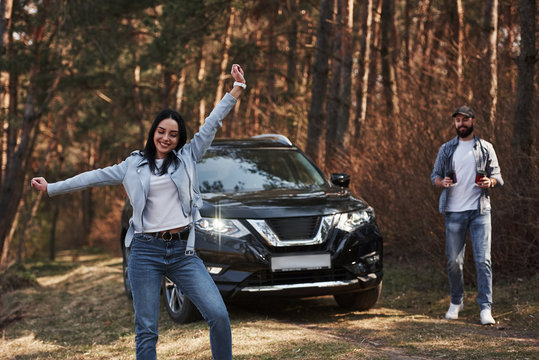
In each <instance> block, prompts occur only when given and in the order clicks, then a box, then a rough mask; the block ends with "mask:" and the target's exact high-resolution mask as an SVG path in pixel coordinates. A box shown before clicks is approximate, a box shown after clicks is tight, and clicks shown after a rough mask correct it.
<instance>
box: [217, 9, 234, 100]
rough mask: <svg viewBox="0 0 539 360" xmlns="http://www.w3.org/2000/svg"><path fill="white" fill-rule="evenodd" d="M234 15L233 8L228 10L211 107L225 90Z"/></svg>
mask: <svg viewBox="0 0 539 360" xmlns="http://www.w3.org/2000/svg"><path fill="white" fill-rule="evenodd" d="M234 15H235V10H234V7H231V8H230V15H229V17H228V22H227V25H226V29H225V34H224V39H223V52H222V54H223V55H222V57H221V65H220V73H219V82H218V84H217V91H216V92H215V101H214V103H213V107H216V106H217V104H218V103H219V101H221V98H222V97H223V93H224V89H225V80H226V75H227V69H228V57H229V55H228V52H229V51H230V46H231V44H232V42H231V40H230V39H231V37H232V29H233V27H234Z"/></svg>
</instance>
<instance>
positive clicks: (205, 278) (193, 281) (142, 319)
mask: <svg viewBox="0 0 539 360" xmlns="http://www.w3.org/2000/svg"><path fill="white" fill-rule="evenodd" d="M185 246H186V241H185V240H173V241H168V242H165V241H163V240H162V239H159V238H156V237H152V236H150V235H145V234H135V237H134V239H133V243H132V244H131V254H130V256H129V263H128V274H129V280H130V283H131V290H132V292H133V307H134V308H135V333H136V336H135V342H136V352H137V360H149V359H151V360H154V359H156V344H157V338H158V326H157V325H158V317H159V298H160V288H161V281H162V278H163V275H166V276H167V277H168V278H169V279H170V280H172V281H173V282H174V283H175V284H176V285H177V286H179V287H180V289H181V291H182V292H183V293H184V294H186V295H187V297H188V298H189V300H191V301H192V302H193V304H195V306H196V307H197V308H198V310H199V311H200V313H201V314H202V316H203V317H204V319H205V320H206V321H207V322H208V324H209V326H210V342H211V351H212V355H213V358H214V359H226V360H229V359H232V335H231V331H230V321H229V319H228V312H227V310H226V307H225V304H224V302H223V299H222V297H221V294H220V293H219V290H218V289H217V286H216V285H215V283H214V282H213V279H212V278H211V276H210V275H209V274H208V271H207V270H206V267H205V266H204V263H203V262H202V260H200V258H199V257H197V256H196V255H194V256H186V255H185Z"/></svg>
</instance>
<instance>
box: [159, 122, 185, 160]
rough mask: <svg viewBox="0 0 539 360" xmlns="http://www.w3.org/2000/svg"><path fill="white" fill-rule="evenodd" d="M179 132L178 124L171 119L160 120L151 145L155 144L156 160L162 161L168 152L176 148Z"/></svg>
mask: <svg viewBox="0 0 539 360" xmlns="http://www.w3.org/2000/svg"><path fill="white" fill-rule="evenodd" d="M179 137H180V132H179V130H178V123H177V122H176V121H175V120H173V119H165V120H162V121H161V122H160V123H159V125H157V129H156V130H155V133H154V135H153V143H154V144H155V150H156V154H155V155H156V158H157V159H163V158H164V157H166V156H167V154H168V153H169V152H171V151H172V150H174V149H175V148H176V145H178V139H179Z"/></svg>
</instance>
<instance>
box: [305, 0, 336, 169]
mask: <svg viewBox="0 0 539 360" xmlns="http://www.w3.org/2000/svg"><path fill="white" fill-rule="evenodd" d="M332 18H333V0H320V15H319V20H318V28H317V32H316V48H315V60H314V69H313V82H312V88H311V106H310V108H309V115H308V119H309V127H308V130H307V132H308V136H307V147H306V152H307V154H309V156H310V157H311V158H312V159H313V160H314V161H315V162H316V163H318V164H322V161H323V150H324V148H323V147H322V132H323V129H324V105H325V98H326V90H327V81H328V71H329V64H328V62H329V53H330V51H331V50H330V44H329V42H330V36H331V20H332Z"/></svg>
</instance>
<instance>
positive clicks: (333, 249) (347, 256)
mask: <svg viewBox="0 0 539 360" xmlns="http://www.w3.org/2000/svg"><path fill="white" fill-rule="evenodd" d="M196 247H197V254H198V255H199V257H200V258H201V259H202V260H203V261H204V263H205V264H206V266H207V267H208V269H210V268H211V269H218V271H217V272H216V273H212V272H210V273H211V275H212V277H213V279H214V281H215V283H216V285H217V287H218V288H219V290H220V292H221V294H222V296H223V297H224V298H229V299H231V298H236V297H244V296H260V295H262V296H296V297H311V296H322V295H335V294H342V293H350V292H359V291H365V290H369V289H371V288H374V287H376V286H378V284H380V282H381V281H382V277H383V263H382V258H383V245H382V237H381V235H380V233H379V230H378V227H377V226H376V224H368V225H366V226H362V227H360V228H358V229H356V230H355V231H353V232H352V233H345V232H343V231H340V230H337V229H334V230H333V231H332V232H331V233H330V234H329V236H328V238H327V239H326V241H325V242H324V243H323V244H320V245H316V246H298V247H293V248H286V249H282V248H281V249H278V248H273V247H271V246H269V245H267V244H266V243H264V242H263V241H261V240H260V239H257V238H255V237H254V236H252V235H249V236H247V237H245V238H242V239H236V238H231V237H225V236H218V235H215V234H208V233H203V232H199V231H197V240H196ZM320 252H325V253H329V254H330V255H331V268H329V269H304V270H294V271H276V272H274V271H272V270H271V258H272V256H276V255H279V256H286V255H287V254H288V253H294V254H313V253H320ZM219 269H220V270H219Z"/></svg>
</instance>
